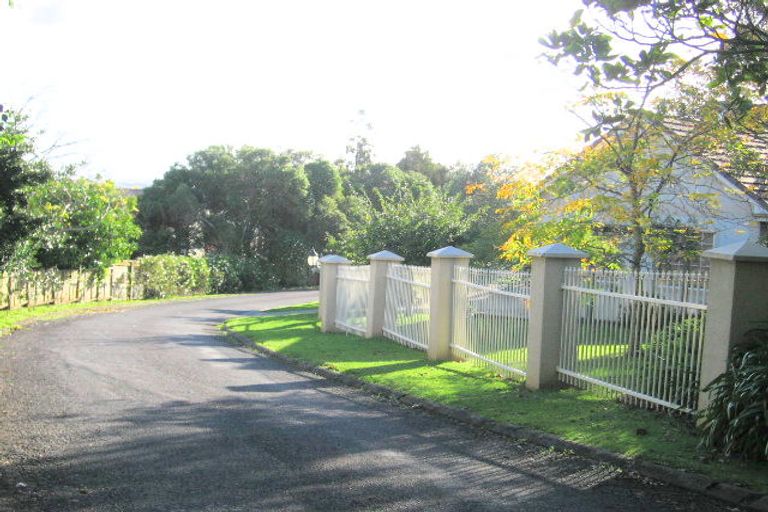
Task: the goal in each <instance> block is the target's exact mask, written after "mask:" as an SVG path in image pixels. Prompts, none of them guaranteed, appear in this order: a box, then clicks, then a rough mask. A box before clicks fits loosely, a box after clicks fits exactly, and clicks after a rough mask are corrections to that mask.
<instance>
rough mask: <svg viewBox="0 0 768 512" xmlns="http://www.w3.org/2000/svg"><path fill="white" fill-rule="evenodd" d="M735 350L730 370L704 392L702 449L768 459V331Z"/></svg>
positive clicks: (746, 457)
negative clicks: (706, 397) (708, 396)
mask: <svg viewBox="0 0 768 512" xmlns="http://www.w3.org/2000/svg"><path fill="white" fill-rule="evenodd" d="M749 338H750V339H749V340H747V343H745V344H744V345H739V346H736V347H734V350H733V354H732V356H731V361H730V364H729V366H728V369H727V370H726V372H725V373H723V374H722V375H720V376H718V377H717V378H716V379H715V380H714V381H712V382H711V383H710V384H709V385H708V386H707V387H706V388H705V391H708V392H710V393H711V397H712V400H711V402H710V403H709V405H708V406H707V408H706V409H704V411H702V413H701V416H702V420H703V421H702V429H703V434H702V441H701V444H702V446H703V447H705V448H708V449H710V450H712V451H718V452H722V453H723V454H725V455H727V456H730V455H735V456H739V457H742V458H745V459H752V460H768V330H755V331H752V332H751V333H750V335H749Z"/></svg>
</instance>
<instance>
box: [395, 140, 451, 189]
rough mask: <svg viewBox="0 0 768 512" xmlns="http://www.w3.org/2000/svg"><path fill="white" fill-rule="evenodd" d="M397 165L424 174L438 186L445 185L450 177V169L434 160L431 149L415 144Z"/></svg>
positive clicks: (404, 169)
mask: <svg viewBox="0 0 768 512" xmlns="http://www.w3.org/2000/svg"><path fill="white" fill-rule="evenodd" d="M397 167H399V168H400V169H401V170H403V171H409V172H417V173H419V174H423V175H424V176H426V177H427V178H429V181H431V182H432V184H433V185H434V186H436V187H443V186H445V185H446V184H447V183H448V180H449V179H450V175H449V173H450V169H449V168H448V167H446V166H444V165H442V164H439V163H437V162H435V161H433V160H432V157H431V156H430V155H429V151H424V150H423V149H421V147H419V146H413V147H412V148H410V149H408V150H407V151H406V152H405V155H403V158H401V159H400V161H399V162H397Z"/></svg>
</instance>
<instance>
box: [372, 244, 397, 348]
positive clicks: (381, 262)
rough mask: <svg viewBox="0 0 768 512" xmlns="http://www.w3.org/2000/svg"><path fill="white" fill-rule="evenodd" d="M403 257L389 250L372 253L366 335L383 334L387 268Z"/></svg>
mask: <svg viewBox="0 0 768 512" xmlns="http://www.w3.org/2000/svg"><path fill="white" fill-rule="evenodd" d="M403 259H404V258H403V257H402V256H398V255H397V254H395V253H393V252H389V251H381V252H377V253H376V254H370V255H369V256H368V261H370V262H371V277H370V281H369V282H368V310H367V319H366V324H365V337H366V338H373V337H374V336H381V335H382V334H383V332H382V329H383V328H384V310H385V306H386V300H387V269H389V266H390V265H392V264H394V263H402V262H403Z"/></svg>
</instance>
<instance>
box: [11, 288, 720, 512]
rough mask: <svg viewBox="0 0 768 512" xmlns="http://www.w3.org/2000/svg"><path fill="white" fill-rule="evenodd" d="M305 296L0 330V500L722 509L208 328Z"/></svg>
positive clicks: (186, 506) (249, 506) (307, 296)
mask: <svg viewBox="0 0 768 512" xmlns="http://www.w3.org/2000/svg"><path fill="white" fill-rule="evenodd" d="M315 298H316V293H315V292H284V293H272V294H261V295H249V296H239V297H232V298H221V299H211V300H200V301H192V302H174V303H167V304H162V305H153V306H148V307H142V308H136V309H130V310H126V311H123V312H118V313H109V314H98V315H91V316H84V317H78V318H74V319H68V320H63V321H58V322H52V323H48V324H44V325H39V326H37V327H34V328H31V329H29V330H25V331H19V332H17V333H15V334H13V335H11V336H9V337H6V338H2V339H0V473H2V475H0V510H16V511H28V510H29V511H32V510H44V511H57V512H59V511H94V512H96V511H99V512H102V511H155V510H157V511H250V510H281V511H283V510H284V511H299V510H329V511H343V510H414V511H416V510H419V511H420V510H440V511H453V510H455V511H463V510H467V511H486V510H487V511H506V510H546V511H553V510H568V511H579V510H617V511H618V510H621V511H635V510H636V511H641V510H642V511H647V510H691V511H697V512H707V511H715V510H734V509H733V508H729V507H727V506H726V505H724V504H722V503H720V502H717V501H713V500H710V499H707V498H704V497H702V496H699V495H696V494H692V493H688V492H684V491H682V490H679V489H676V488H674V487H670V486H667V485H664V484H660V483H658V482H653V481H647V480H643V479H640V478H638V477H634V476H632V475H625V474H622V473H621V472H619V471H617V470H616V469H615V468H612V467H610V466H607V465H603V464H600V463H597V462H595V461H590V460H586V459H582V458H578V457H572V456H567V455H563V454H561V453H557V452H554V451H551V450H546V449H542V448H540V447H536V446H531V445H528V444H526V443H524V442H513V441H510V440H507V439H504V438H501V437H498V436H495V435H491V434H487V433H484V432H481V431H476V430H473V429H471V428H469V427H465V426H463V425H461V424H454V423H451V422H450V421H448V420H446V419H444V418H440V417H433V416H430V415H429V414H427V413H424V412H422V411H419V410H412V409H409V408H407V407H404V406H400V405H397V404H392V403H388V402H384V401H379V400H377V399H375V398H372V397H368V396H366V395H364V394H362V393H361V392H360V391H357V390H352V389H349V388H345V387H343V386H339V385H337V384H335V383H332V382H329V381H326V380H323V379H320V378H317V377H315V376H313V375H309V374H305V373H301V372H297V371H295V370H293V369H291V368H288V367H286V366H284V365H282V364H280V363H278V362H275V361H273V360H270V359H268V358H265V357H262V356H258V355H252V354H250V353H247V352H246V351H244V350H243V349H239V348H236V347H232V346H229V345H227V343H226V342H225V341H224V340H222V338H221V337H220V335H219V332H218V331H217V329H216V325H218V324H220V323H221V322H222V321H224V320H225V319H227V318H230V317H232V316H233V315H249V314H253V313H255V312H257V311H258V310H263V309H268V308H270V307H274V306H280V305H286V304H292V303H294V304H295V303H302V302H306V301H308V300H313V299H315Z"/></svg>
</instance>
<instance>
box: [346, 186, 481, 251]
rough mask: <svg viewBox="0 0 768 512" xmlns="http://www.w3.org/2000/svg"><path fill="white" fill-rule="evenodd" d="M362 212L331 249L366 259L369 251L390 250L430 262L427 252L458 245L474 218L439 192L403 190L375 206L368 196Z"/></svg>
mask: <svg viewBox="0 0 768 512" xmlns="http://www.w3.org/2000/svg"><path fill="white" fill-rule="evenodd" d="M362 201H363V203H368V205H367V208H366V207H364V208H363V210H362V212H361V213H362V215H361V216H360V217H359V218H358V219H355V220H353V221H352V226H351V227H350V230H349V232H348V233H346V236H344V237H343V238H335V239H333V240H332V242H331V248H332V249H333V250H334V251H338V252H339V253H340V254H344V255H345V256H347V257H349V258H352V259H354V260H356V261H360V262H363V261H365V257H366V255H368V254H371V253H374V252H378V251H381V250H383V249H387V250H390V251H394V252H395V253H397V254H399V255H401V256H403V257H404V258H405V260H406V262H407V263H410V264H417V265H423V264H427V263H428V258H427V253H428V252H429V251H432V250H434V249H437V248H440V247H444V246H446V245H458V244H461V243H463V242H464V241H465V240H466V239H465V237H464V235H465V234H466V232H467V229H468V228H469V225H470V219H468V218H467V216H466V215H465V213H464V210H463V208H462V205H461V203H460V202H459V201H458V200H457V199H455V198H451V197H448V196H447V195H446V194H444V193H442V192H439V191H435V192H431V193H427V194H421V195H415V194H414V193H413V192H411V191H409V190H408V189H401V190H400V191H399V192H398V193H396V194H394V195H392V196H387V197H385V196H380V197H379V201H378V205H376V206H374V205H373V204H371V203H370V201H368V200H367V199H365V198H363V199H362Z"/></svg>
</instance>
